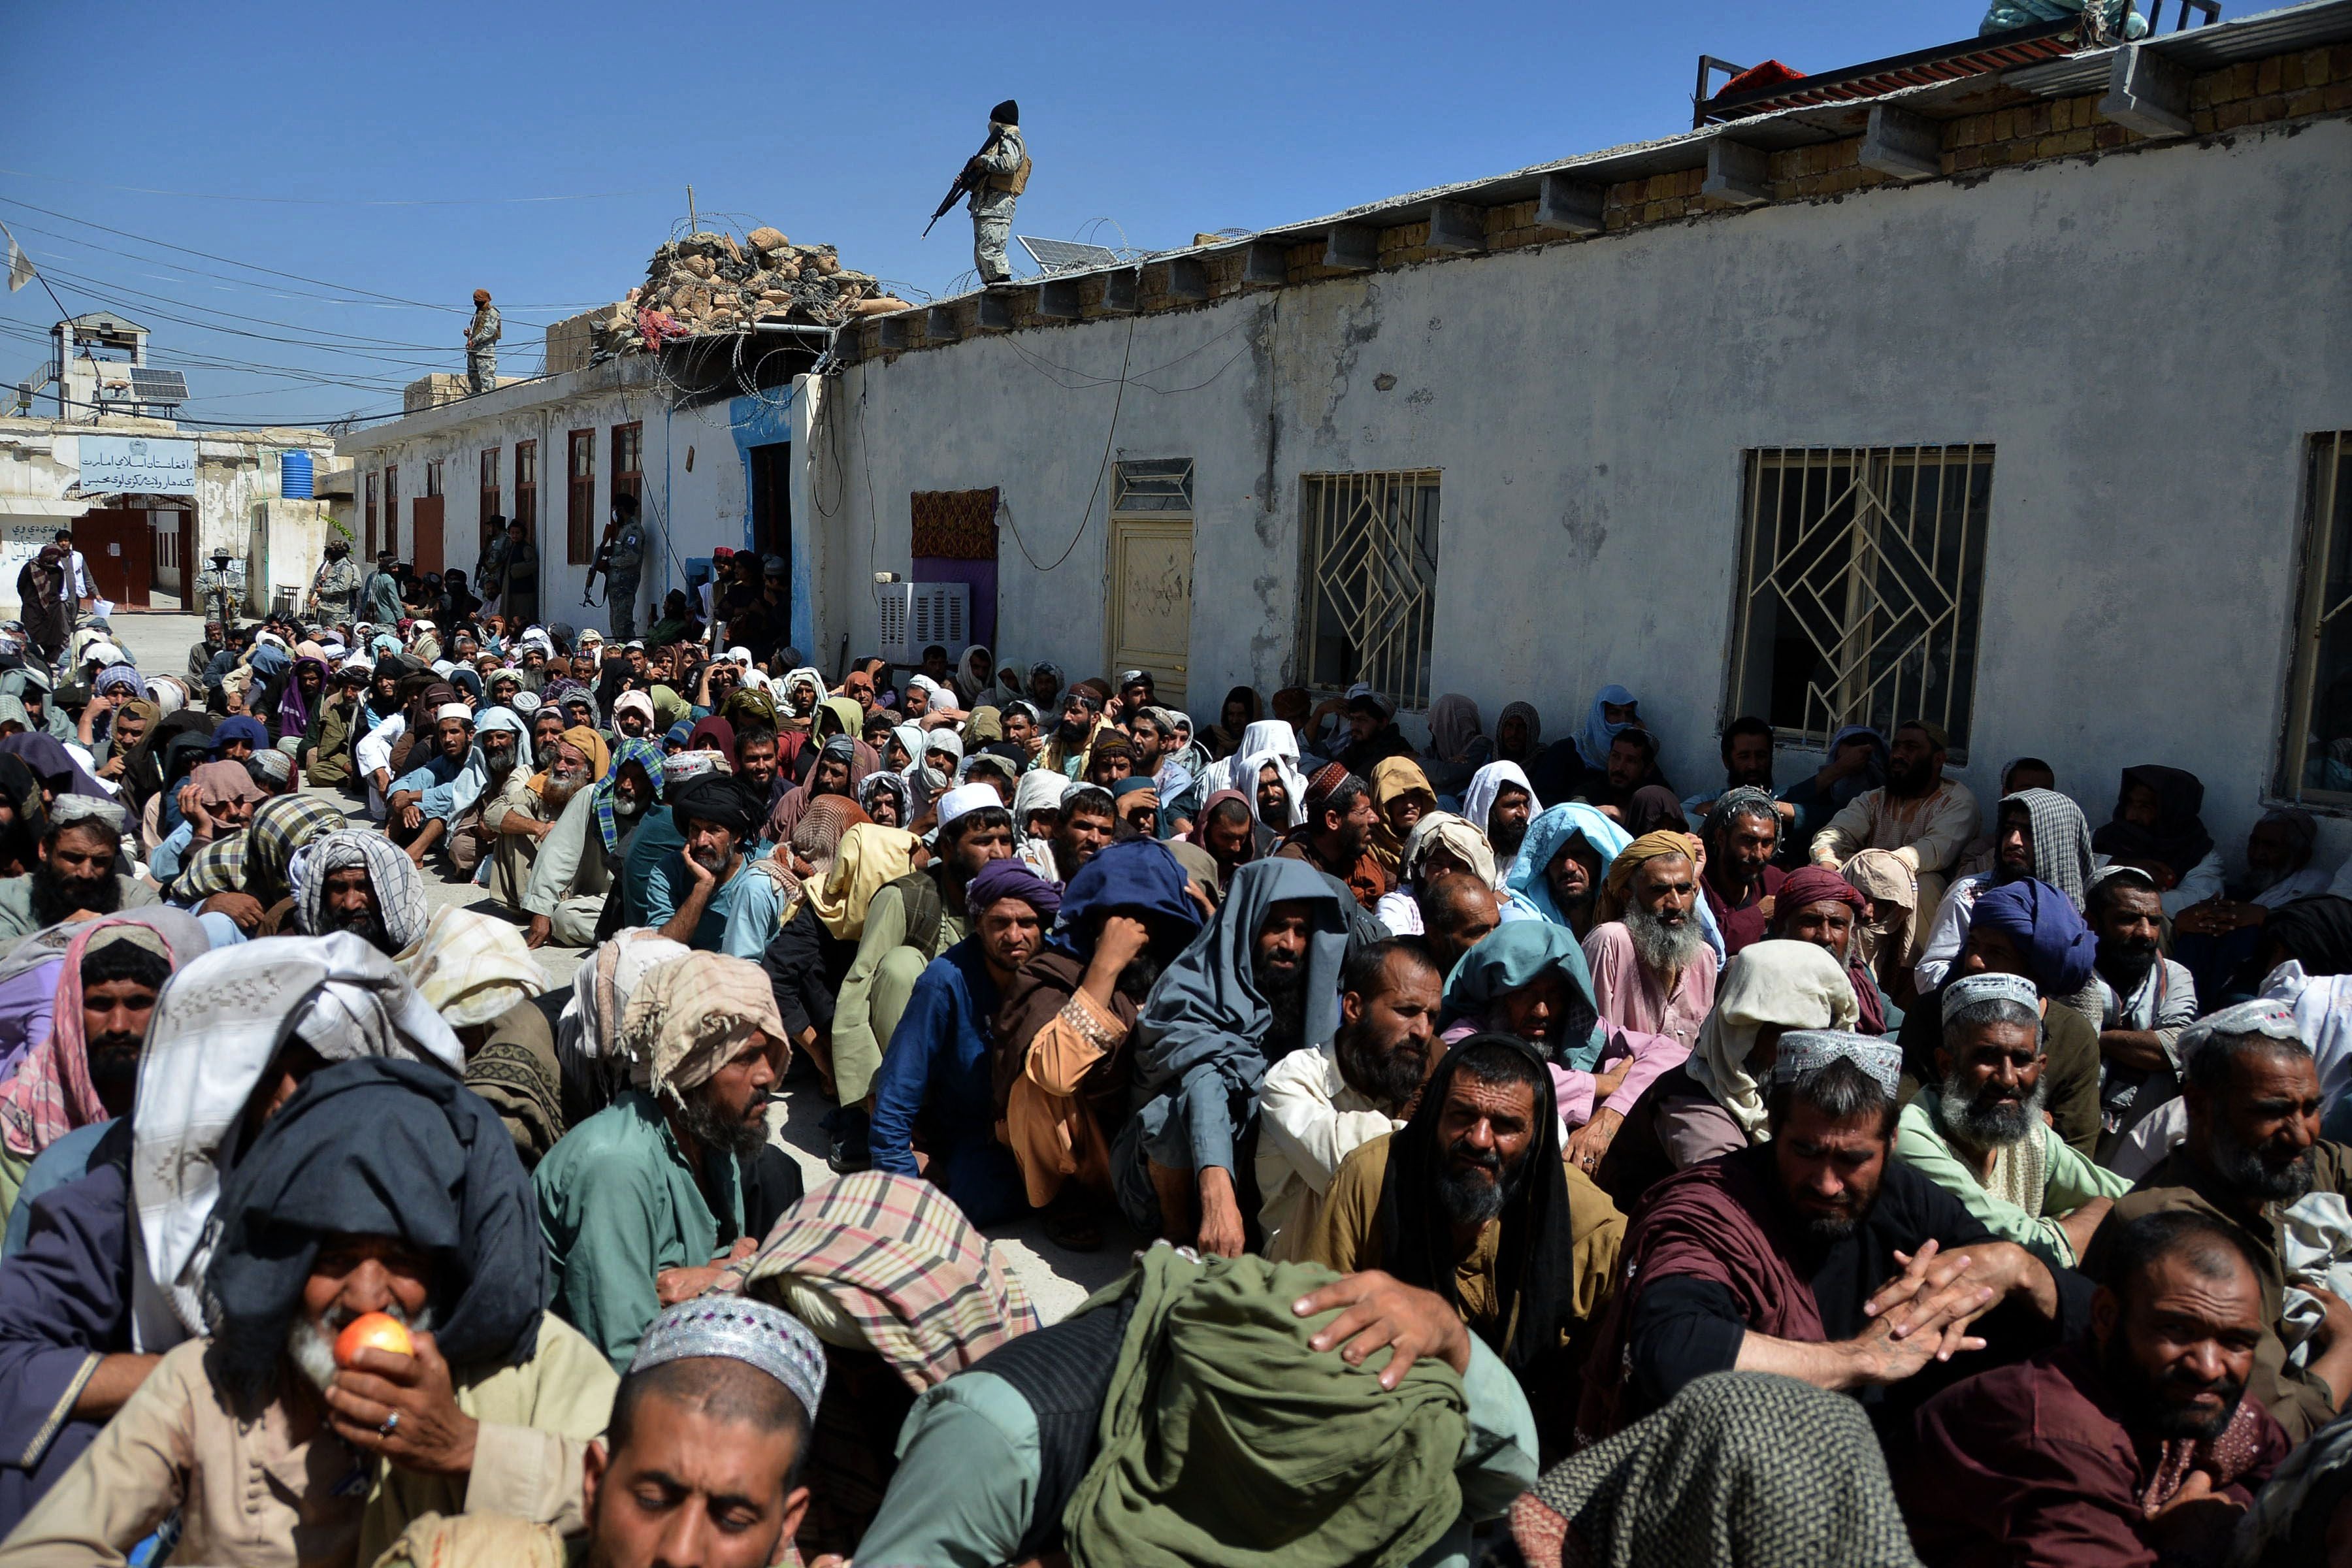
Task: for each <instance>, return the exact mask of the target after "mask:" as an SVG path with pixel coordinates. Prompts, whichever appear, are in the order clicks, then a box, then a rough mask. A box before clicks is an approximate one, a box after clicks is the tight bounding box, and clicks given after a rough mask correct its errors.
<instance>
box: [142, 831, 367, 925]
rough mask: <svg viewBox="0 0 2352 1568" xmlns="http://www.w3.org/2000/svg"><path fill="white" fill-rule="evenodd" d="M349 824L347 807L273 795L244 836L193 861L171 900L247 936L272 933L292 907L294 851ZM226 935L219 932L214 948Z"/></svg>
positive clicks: (206, 850)
mask: <svg viewBox="0 0 2352 1568" xmlns="http://www.w3.org/2000/svg"><path fill="white" fill-rule="evenodd" d="M344 821H345V817H344V816H343V811H342V808H341V806H339V805H336V804H335V803H334V802H332V801H330V800H320V799H318V798H316V797H315V796H311V795H272V796H271V797H270V798H269V799H268V800H265V801H263V802H262V803H261V804H260V805H257V806H256V807H254V809H253V821H252V822H251V823H249V824H248V825H247V827H246V829H245V831H244V832H242V833H238V834H235V835H233V836H231V837H227V838H223V839H220V840H218V841H217V842H215V843H214V844H211V845H208V846H207V847H205V848H204V849H202V850H200V851H198V852H197V853H196V854H195V855H194V856H192V857H190V858H189V860H188V863H187V864H186V865H185V866H184V867H183V868H181V871H180V876H179V879H178V880H177V881H175V882H173V884H172V887H171V898H172V901H173V903H175V904H179V905H181V906H183V907H185V908H194V909H195V910H198V911H199V912H201V913H205V914H217V915H221V916H224V917H225V918H226V920H228V921H231V922H233V923H234V925H235V927H236V930H237V931H242V932H244V933H245V934H246V935H247V937H253V936H267V935H269V934H272V933H273V932H275V931H278V928H279V926H280V924H281V923H282V922H283V921H284V920H285V918H286V915H287V913H288V910H289V909H290V907H291V906H290V904H289V900H291V899H292V897H293V892H294V889H293V882H292V867H293V862H294V852H295V851H296V850H298V849H299V848H301V847H302V846H304V845H305V844H308V843H310V840H312V839H313V838H316V837H320V835H322V834H327V833H332V832H334V831H335V830H336V829H337V828H340V827H341V826H343V824H344ZM280 905H287V906H288V908H287V909H281V908H280V907H279V906H280ZM223 934H225V933H222V932H219V931H215V933H214V941H215V944H217V943H218V942H220V940H221V939H222V936H223Z"/></svg>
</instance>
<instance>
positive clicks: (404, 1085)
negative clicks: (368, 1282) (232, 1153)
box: [205, 1058, 549, 1395]
mask: <svg viewBox="0 0 2352 1568" xmlns="http://www.w3.org/2000/svg"><path fill="white" fill-rule="evenodd" d="M217 1212H218V1215H219V1218H220V1224H221V1233H220V1243H219V1246H218V1247H217V1249H216V1250H215V1253H214V1255H213V1262H212V1269H211V1271H210V1273H209V1274H207V1275H206V1277H205V1279H206V1283H207V1284H208V1286H209V1287H210V1289H211V1293H212V1296H213V1298H214V1303H215V1304H214V1307H213V1311H212V1323H211V1327H212V1331H213V1334H214V1336H215V1345H214V1353H215V1355H216V1356H218V1357H219V1358H220V1363H221V1371H222V1373H223V1374H224V1375H223V1381H224V1383H225V1384H226V1386H227V1387H228V1388H230V1389H231V1390H236V1391H242V1392H244V1393H246V1394H249V1395H259V1394H261V1393H262V1391H265V1390H268V1389H269V1388H271V1387H272V1386H273V1385H274V1381H275V1377H276V1373H277V1368H278V1359H279V1357H280V1356H281V1355H282V1353H283V1352H284V1350H285V1345H286V1331H287V1327H288V1325H289V1323H291V1322H292V1321H293V1319H294V1315H295V1314H296V1313H297V1312H298V1311H299V1310H301V1301H302V1287H303V1284H304V1282H305V1281H306V1280H307V1279H309V1278H310V1268H311V1266H312V1265H313V1264H314V1263H315V1262H316V1261H317V1259H318V1256H319V1245H320V1242H321V1241H323V1240H325V1239H326V1238H327V1237H331V1236H392V1237H399V1238H400V1239H401V1240H402V1241H403V1242H404V1243H406V1244H407V1245H408V1246H409V1247H414V1248H415V1250H417V1251H418V1252H421V1253H424V1254H425V1255H426V1256H427V1257H429V1258H432V1259H433V1262H434V1265H435V1277H434V1281H433V1296H432V1304H433V1335H434V1339H435V1342H436V1343H437V1344H438V1345H439V1346H440V1350H441V1353H442V1355H443V1356H444V1357H445V1358H446V1360H447V1361H448V1363H449V1364H450V1365H452V1366H453V1367H459V1368H463V1367H467V1366H500V1365H506V1364H509V1363H520V1362H525V1361H528V1360H530V1357H531V1355H532V1353H533V1352H534V1351H535V1350H536V1349H537V1347H538V1342H539V1321H540V1312H541V1308H542V1307H544V1306H545V1304H546V1301H547V1298H548V1288H549V1278H548V1267H547V1246H546V1243H545V1242H544V1241H543V1240H541V1236H540V1229H539V1203H538V1200H537V1198H536V1196H535V1195H534V1194H533V1193H532V1190H531V1184H530V1176H529V1175H528V1174H526V1173H524V1171H523V1168H522V1161H521V1159H520V1156H518V1155H517V1154H516V1153H515V1146H514V1139H513V1137H512V1135H510V1134H509V1132H508V1131H507V1130H506V1126H505V1124H504V1123H502V1122H501V1121H499V1117H498V1113H497V1112H496V1111H494V1110H491V1109H490V1107H489V1105H488V1103H487V1102H486V1101H484V1100H482V1099H480V1098H479V1097H478V1096H477V1095H476V1094H475V1093H474V1092H473V1090H471V1089H467V1088H466V1087H465V1085H463V1084H462V1083H460V1082H458V1081H457V1079H454V1078H452V1077H450V1076H449V1073H448V1070H447V1069H446V1068H441V1067H437V1066H432V1065H428V1064H425V1063H423V1062H411V1061H399V1060H393V1059H389V1058H364V1059H362V1060H359V1061H349V1062H340V1063H337V1064H336V1065H334V1066H332V1067H329V1068H321V1069H320V1070H319V1071H318V1072H315V1073H313V1074H311V1076H310V1079H308V1080H307V1081H306V1082H304V1084H303V1085H302V1087H301V1088H300V1089H297V1090H296V1091H295V1092H294V1096H293V1098H292V1099H290V1100H288V1101H287V1102H286V1104H285V1106H284V1107H283V1108H282V1109H281V1110H279V1111H278V1114H277V1115H275V1116H273V1117H271V1118H270V1119H269V1121H268V1125H267V1126H265V1127H264V1128H263V1129H262V1131H261V1135H260V1136H259V1137H258V1138H257V1139H255V1140H254V1142H253V1148H252V1150H251V1152H248V1153H247V1155H246V1156H245V1158H244V1159H243V1160H242V1161H240V1162H239V1163H238V1164H237V1167H236V1172H235V1173H233V1174H232V1175H231V1176H230V1177H229V1179H228V1183H227V1185H226V1187H224V1188H223V1189H222V1192H221V1196H220V1204H219V1207H218V1211H217Z"/></svg>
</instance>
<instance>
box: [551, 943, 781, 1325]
mask: <svg viewBox="0 0 2352 1568" xmlns="http://www.w3.org/2000/svg"><path fill="white" fill-rule="evenodd" d="M621 1045H622V1048H623V1050H624V1051H625V1053H626V1055H627V1057H628V1058H629V1081H630V1087H629V1089H626V1090H625V1091H624V1092H623V1093H622V1094H621V1095H620V1096H619V1098H618V1099H616V1100H614V1103H613V1104H612V1105H611V1106H610V1107H609V1108H607V1109H606V1110H602V1111H599V1112H598V1113H597V1114H596V1115H594V1116H592V1117H590V1118H589V1119H588V1120H587V1121H583V1122H582V1123H581V1124H580V1125H579V1126H578V1127H575V1128H573V1129H572V1131H571V1132H570V1133H568V1134H567V1135H566V1136H565V1137H564V1138H563V1140H562V1142H560V1143H558V1144H557V1145H556V1146H555V1148H554V1149H553V1150H552V1151H551V1152H550V1153H549V1154H548V1156H547V1157H546V1158H545V1159H543V1160H541V1162H540V1163H539V1168H538V1169H537V1170H536V1171H535V1172H534V1173H532V1181H533V1183H534V1184H536V1185H537V1187H538V1189H539V1207H540V1222H541V1229H542V1231H543V1232H544V1234H545V1236H546V1238H547V1247H548V1251H549V1254H550V1255H551V1257H553V1258H555V1259H556V1260H557V1262H556V1279H555V1289H554V1299H553V1305H554V1309H555V1310H556V1311H557V1312H559V1313H561V1314H562V1316H563V1317H564V1318H566V1319H567V1320H569V1321H571V1322H572V1323H573V1324H574V1325H576V1326H577V1327H578V1328H579V1329H580V1331H582V1332H583V1333H585V1334H586V1335H587V1336H588V1337H589V1338H590V1339H592V1340H593V1341H594V1342H596V1343H597V1344H598V1345H599V1346H600V1347H602V1348H603V1350H604V1353H605V1354H606V1355H607V1356H608V1357H610V1358H611V1360H612V1362H613V1364H614V1366H616V1367H620V1366H625V1365H627V1364H628V1359H629V1356H630V1353H631V1352H634V1351H635V1348H636V1344H637V1341H638V1339H639V1338H640V1337H641V1336H642V1335H643V1334H644V1332H645V1331H646V1324H648V1323H650V1322H652V1321H653V1319H654V1316H655V1314H656V1312H657V1311H658V1310H660V1305H661V1300H660V1298H661V1296H662V1294H664V1293H669V1294H672V1295H673V1296H674V1297H675V1296H677V1295H680V1294H691V1293H692V1292H693V1291H695V1290H699V1289H702V1288H703V1287H704V1286H706V1285H708V1284H709V1283H710V1282H711V1281H712V1280H713V1279H715V1278H716V1276H715V1274H712V1273H710V1270H711V1266H712V1265H713V1263H714V1262H719V1261H724V1260H725V1258H726V1257H727V1254H728V1251H729V1249H730V1247H734V1246H737V1245H739V1244H740V1247H742V1250H743V1251H744V1252H745V1253H749V1252H750V1251H751V1249H752V1247H754V1246H756V1245H757V1238H756V1237H746V1236H745V1235H744V1204H743V1189H742V1184H741V1179H740V1173H739V1169H738V1164H737V1162H738V1159H739V1158H740V1157H744V1156H749V1155H751V1154H755V1153H756V1152H758V1151H759V1150H760V1149H761V1148H762V1147H764V1146H765V1144H766V1143H767V1141H768V1121H767V1104H768V1091H769V1089H770V1088H771V1086H772V1085H773V1084H774V1083H775V1081H776V1079H777V1078H778V1077H779V1076H780V1075H781V1073H782V1070H783V1068H784V1066H785V1064H786V1063H787V1062H789V1061H790V1059H791V1055H792V1051H791V1047H790V1046H789V1045H788V1044H787V1042H786V1039H785V1036H784V1026H783V1022H782V1019H781V1018H779V1017H778V1016H777V1015H776V1003H775V997H774V994H772V991H771V990H770V988H769V985H768V980H767V976H766V975H765V974H763V973H761V970H760V967H759V965H757V964H754V963H745V962H744V961H743V960H741V959H737V958H727V957H724V956H722V955H720V954H718V953H714V952H693V953H689V954H688V956H686V957H684V958H681V959H678V960H677V961H675V962H673V963H667V964H664V965H662V966H660V967H659V968H656V969H653V970H650V971H648V972H647V973H646V974H645V975H644V977H643V978H642V979H641V980H640V981H639V982H638V984H637V988H636V990H635V993H633V994H631V995H630V997H629V1002H628V1008H627V1011H626V1013H625V1015H624V1016H623V1019H622V1023H621ZM669 1270H677V1271H679V1272H678V1273H677V1275H676V1276H675V1277H673V1278H672V1279H671V1280H670V1282H669V1284H668V1285H667V1286H664V1285H663V1284H662V1283H661V1282H660V1280H659V1279H658V1277H660V1276H663V1275H664V1274H665V1273H666V1272H667V1271H669Z"/></svg>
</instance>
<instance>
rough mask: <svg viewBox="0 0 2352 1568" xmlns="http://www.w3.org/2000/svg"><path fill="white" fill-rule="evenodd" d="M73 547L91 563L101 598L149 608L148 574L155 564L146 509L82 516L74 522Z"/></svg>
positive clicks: (91, 576) (91, 579) (93, 583)
mask: <svg viewBox="0 0 2352 1568" xmlns="http://www.w3.org/2000/svg"><path fill="white" fill-rule="evenodd" d="M74 548H75V549H76V550H79V551H80V552H81V554H82V559H83V560H84V561H86V562H88V563H89V583H90V586H91V587H93V588H95V589H97V590H98V596H99V597H100V598H101V599H107V600H110V601H112V602H113V603H114V604H116V605H129V606H132V607H136V608H139V609H145V608H146V607H147V583H148V574H149V572H150V570H151V569H152V567H153V565H154V558H155V544H154V540H153V537H152V532H151V531H150V529H149V526H148V522H147V513H146V511H145V510H143V509H142V510H139V511H128V510H109V511H86V512H84V513H82V514H81V516H79V517H78V518H76V519H74Z"/></svg>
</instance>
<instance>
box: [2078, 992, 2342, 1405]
mask: <svg viewBox="0 0 2352 1568" xmlns="http://www.w3.org/2000/svg"><path fill="white" fill-rule="evenodd" d="M2180 1056H2181V1059H2182V1060H2183V1061H2184V1062H2185V1063H2186V1064H2187V1071H2188V1083H2187V1086H2186V1088H2185V1089H2183V1091H2182V1095H2181V1098H2182V1100H2183V1101H2184V1102H2185V1103H2186V1105H2187V1108H2188V1111H2189V1131H2188V1135H2187V1137H2186V1138H2185V1139H2184V1140H2183V1141H2182V1142H2181V1145H2180V1147H2179V1148H2178V1149H2175V1150H2174V1151H2173V1152H2172V1153H2171V1154H2170V1155H2169V1156H2168V1158H2167V1159H2166V1160H2165V1162H2164V1163H2162V1164H2160V1165H2158V1166H2157V1168H2156V1169H2155V1170H2153V1171H2150V1172H2149V1173H2147V1175H2146V1176H2145V1177H2143V1178H2142V1179H2141V1181H2140V1184H2139V1185H2137V1187H2135V1188H2133V1189H2132V1191H2131V1192H2130V1193H2129V1194H2126V1195H2125V1196H2124V1197H2122V1198H2119V1199H2117V1200H2116V1206H2115V1212H2114V1215H2113V1217H2112V1219H2111V1220H2110V1221H2109V1226H2114V1225H2116V1224H2118V1223H2128V1222H2130V1221H2132V1220H2135V1219H2137V1218H2138V1217H2139V1216H2140V1215H2146V1214H2154V1213H2157V1212H2158V1211H2160V1210H2166V1209H2176V1208H2192V1209H2198V1210H2201V1211H2203V1212H2205V1213H2208V1214H2210V1215H2214V1216H2215V1217H2217V1218H2219V1219H2221V1220H2222V1221H2223V1222H2225V1223H2226V1224H2228V1225H2229V1226H2231V1228H2232V1229H2233V1230H2234V1231H2235V1233H2236V1234H2237V1236H2238V1237H2239V1238H2240V1239H2241V1240H2242V1241H2243V1242H2244V1244H2245V1247H2246V1251H2247V1254H2248V1255H2249V1256H2250V1257H2251V1258H2252V1259H2253V1261H2254V1267H2255V1272H2256V1273H2257V1274H2259V1275H2260V1276H2261V1278H2262V1282H2263V1322H2264V1324H2265V1327H2264V1330H2263V1338H2262V1342H2261V1343H2260V1344H2259V1345H2257V1346H2256V1347H2255V1350H2254V1374H2253V1377H2252V1379H2251V1380H2250V1381H2249V1382H2248V1384H2247V1385H2246V1392H2247V1394H2249V1395H2250V1396H2251V1397H2252V1398H2253V1399H2255V1400H2256V1401H2258V1402H2260V1403H2261V1404H2262V1405H2264V1406H2266V1407H2267V1408H2268V1409H2269V1410H2270V1413H2271V1414H2272V1415H2275V1416H2276V1417H2278V1422H2279V1425H2280V1426H2284V1427H2285V1428H2286V1431H2287V1436H2290V1437H2292V1438H2294V1440H2295V1441H2296V1442H2298V1443H2299V1442H2301V1441H2303V1439H2304V1438H2305V1437H2307V1436H2310V1435H2311V1434H2312V1433H2314V1432H2315V1431H2317V1430H2318V1429H2319V1428H2320V1427H2322V1426H2326V1424H2327V1423H2328V1422H2330V1421H2332V1420H2333V1419H2335V1417H2336V1414H2337V1413H2338V1412H2339V1411H2341V1410H2342V1409H2343V1408H2344V1407H2345V1402H2346V1397H2345V1396H2346V1394H2347V1393H2352V1306H2347V1305H2346V1304H2345V1303H2344V1302H2343V1301H2342V1300H2338V1299H2337V1298H2336V1297H2335V1296H2334V1295H2332V1294H2330V1293H2329V1292H2327V1291H2326V1290H2324V1289H2319V1288H2318V1287H2316V1286H2313V1285H2301V1284H2299V1285H2298V1289H2302V1290H2303V1291H2304V1292H2305V1295H2307V1296H2308V1297H2309V1298H2310V1300H2311V1301H2312V1302H2314V1303H2315V1304H2316V1306H2317V1308H2318V1310H2319V1312H2320V1320H2319V1322H2318V1325H2317V1327H2316V1328H2309V1327H2308V1326H2307V1325H2308V1318H2309V1312H2308V1310H2307V1309H2306V1310H2303V1311H2302V1312H2301V1313H2300V1314H2299V1315H2300V1316H2301V1318H2302V1319H2303V1321H2301V1322H2291V1321H2289V1320H2288V1318H2287V1315H2286V1307H2285V1294H2286V1287H2287V1279H2286V1268H2285V1264H2284V1260H2283V1258H2282V1254H2283V1252H2284V1235H2283V1228H2282V1227H2283V1222H2282V1219H2281V1215H2282V1214H2283V1212H2284V1210H2285V1209H2286V1208H2287V1207H2288V1206H2289V1205H2293V1204H2294V1203H2296V1202H2297V1201H2298V1200H2300V1199H2301V1198H2303V1197H2304V1196H2305V1194H2311V1193H2335V1194H2338V1195H2340V1196H2352V1150H2347V1149H2346V1148H2345V1147H2344V1146H2343V1145H2342V1144H2340V1143H2331V1142H2326V1140H2324V1139H2322V1138H2321V1137H2320V1136H2319V1111H2320V1098H2319V1073H2318V1069H2317V1068H2315V1066H2314V1064H2313V1062H2312V1059H2311V1047H2308V1046H2306V1045H2305V1044H2304V1042H2303V1039H2302V1037H2300V1036H2299V1035H2298V1034H2297V1033H2296V1030H2295V1024H2294V1012H2293V1011H2292V1010H2291V1009H2289V1008H2288V1007H2287V1006H2286V1005H2284V1004H2283V1003H2280V1002H2276V1001H2272V1000H2269V999H2267V998H2264V999H2258V1000H2255V1001H2252V1002H2245V1003H2241V1004H2240V1005H2237V1006H2235V1007H2227V1008H2224V1009H2222V1010H2221V1012H2219V1013H2215V1014H2212V1015H2210V1016H2207V1017H2204V1018H2200V1019H2199V1020H2198V1021H2197V1023H2196V1024H2195V1025H2193V1026H2190V1027H2189V1030H2188V1031H2187V1032H2186V1033H2184V1034H2183V1035H2182V1036H2181V1037H2180ZM2107 1229H2108V1226H2103V1227H2101V1230H2100V1233H2099V1236H2098V1237H2097V1238H2095V1240H2094V1241H2093V1242H2092V1245H2091V1248H2090V1251H2089V1253H2088V1254H2087V1255H2086V1256H2085V1258H2084V1267H2085V1268H2089V1269H2091V1270H2092V1271H2094V1272H2096V1271H2097V1270H2098V1269H2099V1268H2101V1267H2102V1262H2101V1256H2100V1249H2101V1247H2102V1246H2104V1245H2105V1241H2106V1235H2107ZM2290 1334H2292V1335H2294V1337H2295V1338H2296V1339H2298V1340H2303V1341H2304V1342H2305V1345H2304V1348H2305V1361H2304V1364H2302V1365H2301V1366H2297V1365H2295V1364H2294V1363H2291V1362H2289V1361H2288V1360H2287V1343H2288V1336H2289V1335H2290Z"/></svg>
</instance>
